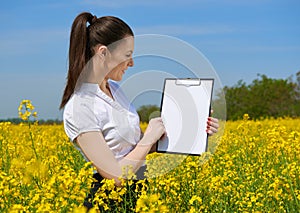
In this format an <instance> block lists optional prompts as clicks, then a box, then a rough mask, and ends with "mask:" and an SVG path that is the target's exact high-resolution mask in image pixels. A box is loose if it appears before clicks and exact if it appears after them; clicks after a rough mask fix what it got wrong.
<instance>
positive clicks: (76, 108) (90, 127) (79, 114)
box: [64, 95, 103, 141]
mask: <svg viewBox="0 0 300 213" xmlns="http://www.w3.org/2000/svg"><path fill="white" fill-rule="evenodd" d="M94 109H95V100H94V97H91V96H87V95H81V96H77V95H76V96H73V97H72V100H71V101H70V102H69V103H68V104H67V106H66V108H65V111H64V127H65V132H66V134H67V135H68V136H69V138H70V139H71V140H72V141H74V139H75V138H77V137H78V136H79V135H80V134H81V133H84V132H91V131H102V128H103V125H102V122H101V121H100V120H99V119H98V118H97V113H96V112H95V110H94Z"/></svg>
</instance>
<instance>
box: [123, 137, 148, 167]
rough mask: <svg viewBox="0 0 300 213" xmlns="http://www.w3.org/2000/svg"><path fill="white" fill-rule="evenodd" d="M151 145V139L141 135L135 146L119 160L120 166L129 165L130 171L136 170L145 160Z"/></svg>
mask: <svg viewBox="0 0 300 213" xmlns="http://www.w3.org/2000/svg"><path fill="white" fill-rule="evenodd" d="M152 146H153V140H152V139H151V138H148V137H143V138H142V139H141V140H140V142H139V143H138V144H137V145H136V146H135V148H134V149H133V150H132V151H131V152H130V153H128V154H127V155H126V157H124V158H123V159H122V160H121V161H119V163H120V166H121V167H130V169H131V171H132V172H134V173H135V172H136V171H137V170H138V169H139V168H140V167H141V166H142V165H143V163H144V162H145V159H146V156H147V154H148V153H149V152H150V150H151V147H152Z"/></svg>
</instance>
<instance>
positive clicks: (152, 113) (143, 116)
mask: <svg viewBox="0 0 300 213" xmlns="http://www.w3.org/2000/svg"><path fill="white" fill-rule="evenodd" d="M137 113H138V114H139V116H140V121H141V122H147V123H148V122H149V120H150V119H151V118H153V117H157V116H159V115H160V108H159V107H158V106H156V105H143V106H141V107H140V108H138V110H137Z"/></svg>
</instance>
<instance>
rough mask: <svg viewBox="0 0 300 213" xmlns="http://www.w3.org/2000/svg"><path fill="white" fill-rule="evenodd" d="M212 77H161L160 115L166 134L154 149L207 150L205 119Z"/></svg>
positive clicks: (210, 93) (197, 153)
mask: <svg viewBox="0 0 300 213" xmlns="http://www.w3.org/2000/svg"><path fill="white" fill-rule="evenodd" d="M213 83H214V80H213V79H165V84H164V91H163V97H162V102H161V116H162V119H163V122H164V124H165V127H166V131H167V135H166V137H164V138H162V139H161V140H159V141H158V143H157V152H167V153H178V154H191V155H201V154H202V153H203V152H205V151H206V149H207V136H208V135H207V133H206V126H207V123H206V122H207V118H208V117H209V115H210V104H211V98H212V91H213Z"/></svg>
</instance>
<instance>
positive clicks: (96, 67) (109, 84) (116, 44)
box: [60, 12, 218, 185]
mask: <svg viewBox="0 0 300 213" xmlns="http://www.w3.org/2000/svg"><path fill="white" fill-rule="evenodd" d="M133 36H134V35H133V32H132V30H131V29H130V27H129V26H128V25H127V24H126V23H125V22H123V21H122V20H120V19H119V18H116V17H112V16H105V17H101V18H97V17H96V16H93V15H92V14H91V13H86V12H85V13H81V14H79V15H78V16H77V17H76V18H75V20H74V22H73V25H72V30H71V38H70V48H69V70H68V77H67V84H66V87H65V90H64V94H63V98H62V102H61V105H60V108H61V109H62V108H64V113H63V119H64V127H65V131H66V133H67V135H68V136H69V138H70V139H71V140H72V141H73V142H74V144H76V145H78V147H79V148H80V150H81V152H82V153H83V155H84V157H86V158H87V160H89V161H92V162H93V165H94V166H95V167H96V168H97V172H98V173H99V174H100V175H99V174H98V177H101V178H108V179H114V180H115V183H116V185H120V180H119V177H124V178H126V174H125V176H124V170H123V171H122V168H123V167H124V166H126V167H130V168H131V169H132V171H133V172H134V173H135V172H137V171H138V170H139V169H140V167H141V166H142V165H143V163H144V160H145V157H146V155H147V154H148V153H149V152H150V151H151V147H153V145H155V143H156V142H157V141H158V140H159V139H160V138H161V137H162V136H163V135H164V134H165V127H164V124H163V122H162V119H161V118H160V117H159V118H154V119H151V120H150V122H149V125H148V127H147V129H146V131H145V133H144V135H143V137H140V128H139V117H138V114H137V112H136V110H135V109H134V107H133V106H132V105H131V104H130V103H129V101H128V100H127V98H126V96H125V95H124V93H123V92H122V90H121V89H120V87H119V86H118V85H117V84H116V83H115V82H114V81H120V80H122V77H123V75H124V73H125V70H127V68H128V67H132V66H133V65H134V62H133V59H132V54H133V50H134V37H133ZM111 80H113V81H111ZM217 128H218V121H217V119H214V118H208V129H207V131H208V133H210V134H212V133H214V132H216V131H217Z"/></svg>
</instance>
